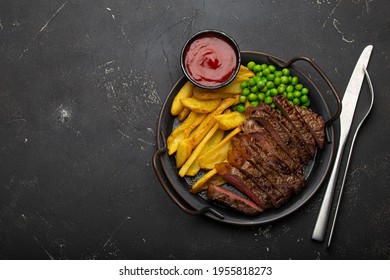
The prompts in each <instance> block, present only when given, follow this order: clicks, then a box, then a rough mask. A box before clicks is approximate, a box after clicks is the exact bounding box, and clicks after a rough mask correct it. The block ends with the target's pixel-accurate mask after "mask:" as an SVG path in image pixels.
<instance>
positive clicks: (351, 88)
mask: <svg viewBox="0 0 390 280" xmlns="http://www.w3.org/2000/svg"><path fill="white" fill-rule="evenodd" d="M372 49H373V46H372V45H368V46H367V47H365V49H364V50H363V52H362V54H361V55H360V57H359V60H358V62H357V63H356V66H355V69H354V70H353V73H352V76H351V78H350V80H349V83H348V86H347V89H346V90H345V93H344V96H343V100H342V111H341V114H340V141H339V147H338V150H337V154H336V159H335V162H334V165H333V170H332V173H331V175H330V178H329V182H328V186H327V188H326V192H325V195H324V198H323V201H322V204H321V208H320V212H319V213H318V217H317V221H316V224H315V227H314V230H313V235H312V239H314V240H318V241H323V240H324V237H325V232H326V227H327V224H328V219H329V214H330V209H331V206H332V200H333V194H334V191H335V187H336V181H337V175H338V171H339V167H340V163H341V159H342V156H343V151H344V147H345V143H346V142H347V139H348V134H349V131H350V129H351V124H352V120H353V116H354V113H355V108H356V104H357V101H358V98H359V94H360V89H361V86H362V84H363V80H364V76H365V74H364V69H365V67H367V65H368V62H369V60H370V56H371V53H372Z"/></svg>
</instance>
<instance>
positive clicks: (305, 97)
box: [300, 94, 309, 104]
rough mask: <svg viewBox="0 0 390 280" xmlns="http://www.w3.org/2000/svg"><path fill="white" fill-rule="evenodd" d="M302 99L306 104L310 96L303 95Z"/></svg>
mask: <svg viewBox="0 0 390 280" xmlns="http://www.w3.org/2000/svg"><path fill="white" fill-rule="evenodd" d="M300 99H301V103H302V104H305V103H306V102H307V101H308V100H309V97H307V95H306V94H305V95H302V96H301V98H300Z"/></svg>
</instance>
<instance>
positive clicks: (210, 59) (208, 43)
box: [184, 36, 237, 86]
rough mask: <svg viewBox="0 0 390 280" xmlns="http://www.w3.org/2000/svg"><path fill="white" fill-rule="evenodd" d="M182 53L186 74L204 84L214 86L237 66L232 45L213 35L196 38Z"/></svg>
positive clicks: (228, 76)
mask: <svg viewBox="0 0 390 280" xmlns="http://www.w3.org/2000/svg"><path fill="white" fill-rule="evenodd" d="M184 55H185V56H184V57H185V59H184V63H185V67H186V68H187V72H188V74H189V75H190V76H191V77H192V78H193V79H194V80H195V81H196V82H198V83H199V84H201V85H204V86H216V85H219V84H221V83H223V82H225V81H227V80H228V79H229V78H230V77H231V76H232V74H233V73H234V71H235V70H236V67H237V56H236V53H235V51H234V49H233V47H232V46H231V45H230V44H229V43H228V42H226V41H225V40H223V39H221V38H217V37H213V36H205V37H202V38H199V39H196V40H195V41H193V42H192V43H191V44H190V46H189V47H188V49H187V51H186V52H185V54H184Z"/></svg>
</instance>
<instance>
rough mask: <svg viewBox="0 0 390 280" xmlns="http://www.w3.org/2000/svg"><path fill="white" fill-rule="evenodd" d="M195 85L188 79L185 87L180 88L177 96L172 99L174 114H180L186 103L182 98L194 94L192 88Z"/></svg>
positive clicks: (172, 111) (172, 112)
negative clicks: (183, 102) (182, 101)
mask: <svg viewBox="0 0 390 280" xmlns="http://www.w3.org/2000/svg"><path fill="white" fill-rule="evenodd" d="M193 87H194V85H193V84H192V83H191V82H190V81H187V82H186V83H185V84H184V85H183V87H182V88H181V89H180V90H179V92H178V93H177V94H176V96H175V98H174V99H173V101H172V106H171V114H172V116H177V115H179V114H180V112H181V110H183V108H184V105H183V104H182V103H181V101H180V100H181V99H183V98H188V97H191V96H192V89H193Z"/></svg>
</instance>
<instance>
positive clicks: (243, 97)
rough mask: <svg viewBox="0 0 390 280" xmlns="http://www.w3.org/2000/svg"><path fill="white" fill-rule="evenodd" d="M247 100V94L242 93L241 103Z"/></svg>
mask: <svg viewBox="0 0 390 280" xmlns="http://www.w3.org/2000/svg"><path fill="white" fill-rule="evenodd" d="M245 101H246V96H244V95H241V96H240V102H241V103H245Z"/></svg>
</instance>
